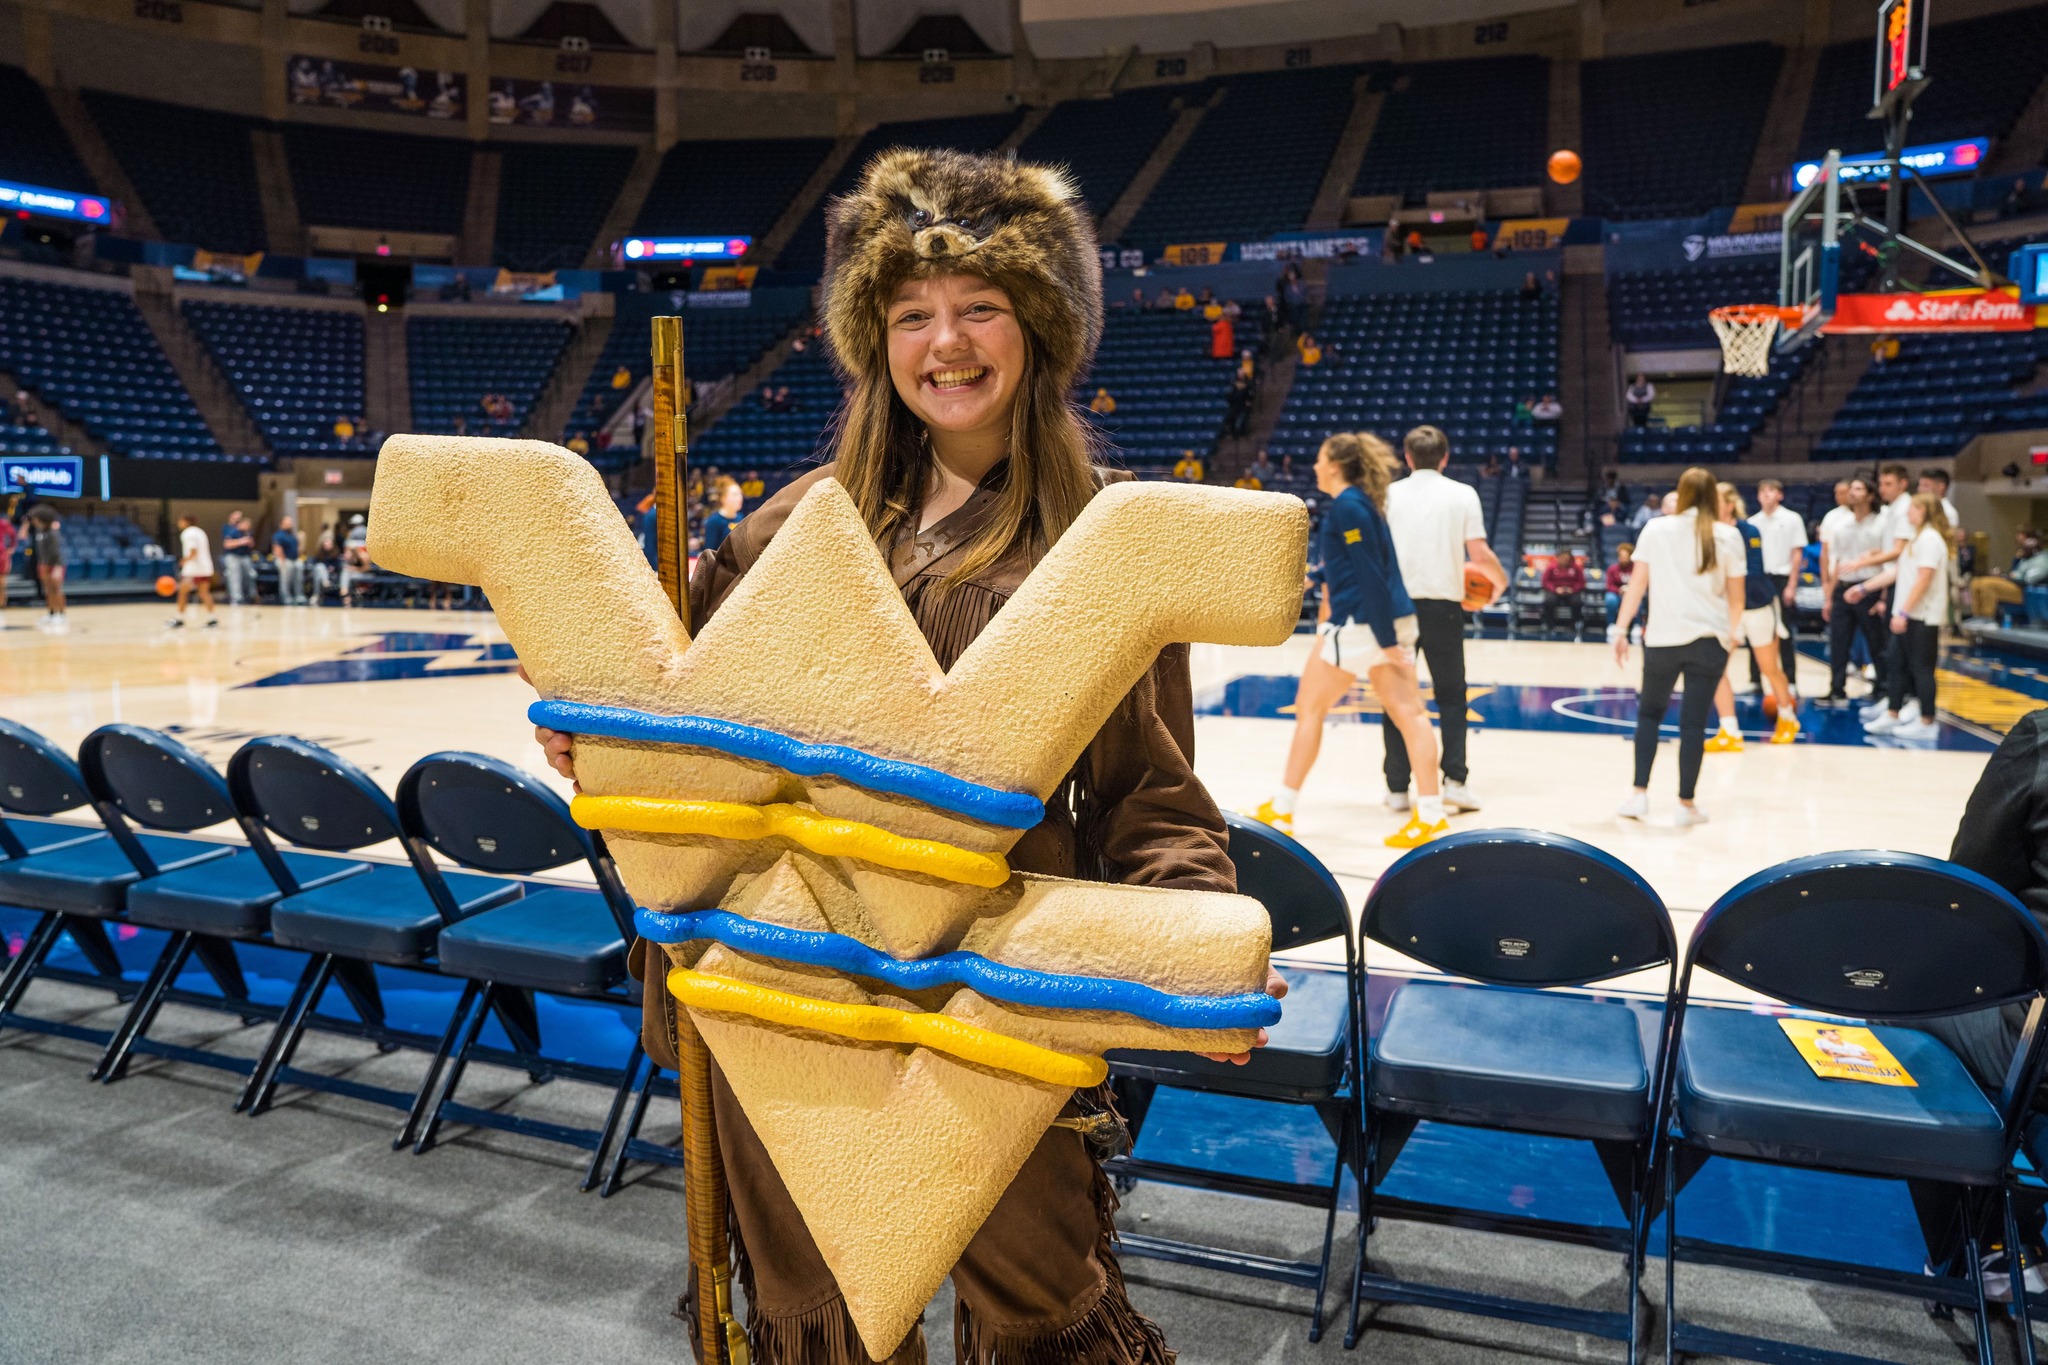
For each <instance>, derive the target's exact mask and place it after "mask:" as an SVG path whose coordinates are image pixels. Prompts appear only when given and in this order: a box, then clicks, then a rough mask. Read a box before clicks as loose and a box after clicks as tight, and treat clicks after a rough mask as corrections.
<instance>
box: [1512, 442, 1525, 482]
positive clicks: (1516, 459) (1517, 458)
mask: <svg viewBox="0 0 2048 1365" xmlns="http://www.w3.org/2000/svg"><path fill="white" fill-rule="evenodd" d="M1528 473H1529V469H1528V466H1527V465H1524V464H1523V463H1522V448H1521V447H1520V446H1509V447H1508V467H1507V476H1508V477H1509V478H1511V479H1520V478H1526V477H1527V476H1528Z"/></svg>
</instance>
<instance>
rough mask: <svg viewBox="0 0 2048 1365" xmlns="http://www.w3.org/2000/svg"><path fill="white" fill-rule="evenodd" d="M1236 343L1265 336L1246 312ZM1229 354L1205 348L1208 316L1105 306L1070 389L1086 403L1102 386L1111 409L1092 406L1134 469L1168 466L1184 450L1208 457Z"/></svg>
mask: <svg viewBox="0 0 2048 1365" xmlns="http://www.w3.org/2000/svg"><path fill="white" fill-rule="evenodd" d="M1238 329H1239V330H1238V334H1237V344H1238V349H1240V350H1250V351H1254V352H1256V351H1258V350H1259V349H1260V346H1261V344H1262V338H1261V335H1260V334H1259V332H1258V331H1257V329H1256V324H1254V323H1253V321H1252V319H1251V318H1250V316H1249V315H1247V316H1245V317H1241V318H1239V319H1238ZM1236 368H1237V364H1236V362H1235V361H1234V360H1215V359H1211V358H1210V355H1209V324H1208V323H1207V322H1205V321H1203V319H1202V315H1201V314H1200V313H1199V312H1195V311H1193V310H1190V311H1188V312H1175V311H1151V310H1147V311H1145V312H1136V311H1133V310H1130V309H1123V308H1118V309H1112V310H1110V312H1109V314H1108V318H1107V322H1106V324H1105V326H1104V328H1103V333H1102V344H1101V346H1100V347H1099V348H1098V349H1097V351H1096V353H1095V368H1094V370H1093V371H1092V372H1091V373H1090V374H1089V375H1088V376H1087V377H1085V378H1084V379H1083V380H1082V381H1081V383H1080V384H1079V386H1077V387H1076V389H1075V390H1074V398H1075V401H1076V402H1078V403H1080V404H1082V405H1084V406H1085V405H1086V404H1087V402H1088V400H1089V399H1090V398H1092V397H1093V396H1094V394H1095V390H1096V389H1097V388H1098V387H1100V388H1106V389H1108V390H1109V394H1110V397H1112V398H1114V399H1115V400H1116V411H1115V412H1113V413H1109V414H1107V415H1099V414H1096V413H1094V412H1090V413H1089V414H1088V416H1089V417H1090V418H1091V419H1092V420H1093V421H1094V423H1095V425H1096V427H1097V428H1099V429H1100V430H1101V431H1102V433H1103V434H1104V436H1105V437H1107V438H1108V440H1109V442H1110V444H1111V445H1112V447H1113V450H1112V452H1111V454H1112V456H1113V457H1114V458H1117V459H1120V460H1121V461H1122V462H1123V463H1124V464H1126V465H1128V466H1129V467H1130V468H1132V469H1135V470H1160V469H1170V468H1171V467H1172V466H1173V463H1174V462H1175V461H1176V460H1178V459H1179V458H1180V457H1181V454H1182V453H1183V452H1184V451H1189V450H1192V451H1193V452H1194V453H1195V454H1196V455H1197V456H1199V457H1200V458H1201V459H1203V460H1204V461H1207V460H1208V458H1209V456H1210V455H1211V453H1212V452H1214V450H1215V449H1216V438H1217V437H1218V435H1220V434H1221V431H1222V426H1223V418H1224V413H1225V409H1226V407H1227V406H1228V401H1229V396H1230V379H1231V375H1232V374H1233V373H1234V372H1235V371H1236Z"/></svg>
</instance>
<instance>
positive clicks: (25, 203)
mask: <svg viewBox="0 0 2048 1365" xmlns="http://www.w3.org/2000/svg"><path fill="white" fill-rule="evenodd" d="M5 212H14V213H32V214H34V215H36V216H37V217H38V218H69V219H71V220H72V221H73V222H78V223H112V222H113V221H114V201H113V200H111V199H102V198H100V197H99V196H98V195H96V194H78V193H75V192H73V191H71V190H53V189H51V188H50V187H49V186H47V185H23V184H19V183H17V182H15V181H12V180H0V213H5Z"/></svg>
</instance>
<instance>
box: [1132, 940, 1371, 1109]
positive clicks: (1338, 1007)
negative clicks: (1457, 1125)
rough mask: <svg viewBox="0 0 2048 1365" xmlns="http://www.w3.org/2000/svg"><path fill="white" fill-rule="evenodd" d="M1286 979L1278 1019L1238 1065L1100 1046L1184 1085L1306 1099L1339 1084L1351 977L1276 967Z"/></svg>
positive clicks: (1142, 1072) (1135, 1071)
mask: <svg viewBox="0 0 2048 1365" xmlns="http://www.w3.org/2000/svg"><path fill="white" fill-rule="evenodd" d="M1278 970H1279V972H1280V975H1281V976H1283V977H1285V978H1286V980H1287V998H1286V999H1285V1000H1284V1001H1282V1002H1281V1013H1280V1022H1279V1023H1277V1024H1275V1025H1273V1026H1272V1027H1271V1028H1269V1029H1267V1030H1266V1037H1267V1042H1266V1046H1264V1047H1262V1048H1255V1049H1253V1051H1252V1056H1251V1060H1250V1061H1249V1062H1247V1063H1246V1064H1245V1065H1243V1066H1236V1065H1233V1064H1231V1063H1229V1062H1212V1061H1210V1060H1208V1059H1207V1058H1206V1057H1198V1056H1196V1055H1195V1054H1194V1053H1192V1052H1153V1051H1139V1050H1135V1049H1130V1050H1117V1051H1112V1052H1110V1053H1107V1054H1106V1059H1107V1060H1108V1062H1109V1064H1110V1065H1111V1066H1112V1067H1114V1068H1115V1069H1117V1070H1118V1071H1122V1072H1125V1073H1127V1074H1131V1075H1138V1076H1143V1077H1144V1078H1145V1079H1147V1080H1153V1081H1158V1082H1160V1083H1161V1084H1163V1085H1186V1086H1192V1087H1196V1088H1199V1089H1201V1090H1205V1091H1209V1092H1211V1093H1216V1094H1236V1095H1248V1096H1252V1097H1254V1098H1260V1099H1281V1100H1294V1101H1298V1102H1303V1103H1307V1102H1312V1101H1315V1100H1318V1099H1325V1098H1328V1097H1329V1096H1332V1095H1334V1094H1336V1093H1337V1091H1338V1090H1339V1089H1340V1088H1342V1086H1343V1084H1344V1042H1345V1038H1346V1037H1347V1036H1348V1035H1349V1033H1350V1031H1351V988H1350V981H1349V979H1348V978H1347V977H1346V976H1345V974H1344V972H1343V971H1342V969H1338V970H1335V971H1324V970H1320V969H1317V968H1309V967H1287V966H1282V967H1279V968H1278Z"/></svg>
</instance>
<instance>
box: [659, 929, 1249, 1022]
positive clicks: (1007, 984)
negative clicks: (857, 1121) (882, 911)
mask: <svg viewBox="0 0 2048 1365" xmlns="http://www.w3.org/2000/svg"><path fill="white" fill-rule="evenodd" d="M633 927H634V928H635V929H637V930H638V931H639V933H640V936H641V937H642V938H644V939H648V940H649V941H651V942H654V943H688V942H690V941H692V940H695V939H712V940H715V941H716V942H719V943H723V944H725V945H726V946H727V947H729V948H737V949H739V950H740V951H742V952H748V953H758V954H760V955H761V956H763V957H775V958H781V959H782V960H783V961H785V962H800V963H802V964H803V965H805V966H807V967H824V968H827V969H828V970H831V971H836V972H845V973H846V974H847V975H848V976H864V977H868V978H871V979H873V980H876V981H886V982H888V983H889V984H890V985H892V986H895V987H897V988H898V989H900V990H907V991H917V990H926V989H929V988H931V987H934V986H971V987H973V988H974V989H975V990H977V991H980V992H981V993H982V994H983V995H986V996H988V997H989V998H990V999H992V1000H1002V1001H1005V1002H1007V1003H1009V1004H1012V1005H1032V1006H1036V1007H1038V1008H1040V1009H1055V1010H1112V1011H1115V1012H1116V1013H1118V1014H1133V1015H1136V1016H1137V1017H1138V1018H1140V1019H1145V1020H1148V1021H1150V1022H1152V1023H1154V1024H1160V1025H1163V1026H1165V1027H1167V1028H1196V1029H1240V1028H1266V1027H1268V1026H1270V1025H1273V1024H1277V1023H1279V1022H1280V1002H1279V1001H1278V1000H1275V999H1274V998H1273V997H1272V996H1270V995H1267V994H1265V993H1264V992H1251V993H1247V994H1244V995H1172V994H1169V993H1168V992H1166V991H1162V990H1158V989H1156V988H1155V987H1152V986H1146V985H1141V984H1140V983H1138V982H1136V981H1116V980H1111V979H1108V978H1105V977H1097V976H1061V975H1058V974H1056V973H1053V972H1034V971H1031V970H1029V969H1028V968H1024V967H1011V966H1006V965H1004V964H1003V963H1000V962H991V961H989V960H988V959H987V958H985V957H983V956H981V954H979V953H960V952H956V953H944V954H941V955H940V956H938V957H921V958H913V959H911V960H910V961H907V962H906V961H904V960H902V959H900V958H894V957H890V956H889V955H888V954H887V953H882V952H877V951H876V950H875V949H873V948H870V947H868V946H867V944H865V943H862V942H861V941H860V940H859V939H854V938H848V937H847V936H846V935H844V934H817V933H812V932H810V931H808V930H804V929H790V928H785V927H784V926H782V925H780V924H770V923H768V922H767V921H766V920H758V919H748V918H746V917H745V916H743V915H735V914H732V913H730V912H728V911H725V910H691V911H688V912H686V913H684V914H680V915H669V914H663V913H662V912H660V911H658V910H641V911H640V912H639V913H638V914H636V915H635V916H634V917H633Z"/></svg>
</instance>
